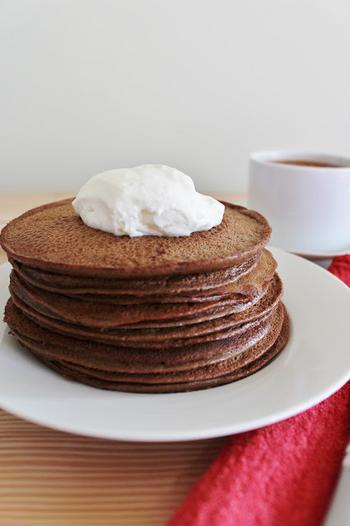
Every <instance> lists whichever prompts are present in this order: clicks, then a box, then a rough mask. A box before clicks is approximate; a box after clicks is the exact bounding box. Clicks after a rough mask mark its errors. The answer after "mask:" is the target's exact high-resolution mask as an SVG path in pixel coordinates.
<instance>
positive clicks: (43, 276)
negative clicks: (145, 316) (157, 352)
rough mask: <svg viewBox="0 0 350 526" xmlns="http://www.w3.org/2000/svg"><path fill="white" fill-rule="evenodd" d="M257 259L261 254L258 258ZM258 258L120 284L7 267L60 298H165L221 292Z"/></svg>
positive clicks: (13, 261)
mask: <svg viewBox="0 0 350 526" xmlns="http://www.w3.org/2000/svg"><path fill="white" fill-rule="evenodd" d="M259 257H260V254H259ZM257 261H258V256H256V257H254V258H251V259H249V260H248V261H243V263H241V264H240V265H238V266H236V267H231V268H228V269H227V270H217V271H214V272H205V273H201V274H189V275H187V276H173V277H169V278H168V277H163V278H158V279H147V280H131V279H128V280H125V279H124V280H122V279H113V278H109V279H108V278H96V277H95V278H89V277H79V276H69V275H65V274H56V273H53V272H46V271H45V270H42V269H37V268H33V267H28V266H26V265H23V264H21V263H20V262H19V261H16V260H14V259H10V263H11V264H12V266H13V268H14V269H15V270H16V272H17V274H19V275H20V276H21V277H22V278H23V279H25V280H26V281H28V283H31V284H33V285H36V286H37V287H40V288H42V289H44V290H48V291H51V292H58V293H59V294H71V295H73V294H96V292H98V291H99V290H102V291H106V293H107V294H129V295H133V294H134V295H136V296H143V295H164V294H174V293H176V294H179V293H188V292H193V291H197V292H198V291H209V290H211V289H217V288H221V287H223V286H225V285H228V284H230V283H232V282H233V281H236V280H237V279H239V278H240V277H241V276H243V275H244V274H247V273H248V272H250V271H251V270H252V269H253V268H254V267H255V265H256V263H257Z"/></svg>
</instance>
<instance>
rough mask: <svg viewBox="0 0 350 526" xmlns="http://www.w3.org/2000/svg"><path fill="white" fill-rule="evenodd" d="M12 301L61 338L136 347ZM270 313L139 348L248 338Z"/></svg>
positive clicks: (145, 343) (117, 333)
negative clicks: (245, 321) (252, 319)
mask: <svg viewBox="0 0 350 526" xmlns="http://www.w3.org/2000/svg"><path fill="white" fill-rule="evenodd" d="M12 300H13V302H14V303H15V305H16V306H17V307H18V308H19V309H20V310H21V311H22V312H24V313H25V314H26V316H28V317H29V318H31V319H32V320H33V321H35V323H37V324H39V325H41V326H42V327H45V328H47V329H49V330H52V331H54V332H57V333H59V334H64V335H67V336H71V337H73V338H80V339H86V340H89V341H96V342H105V343H111V344H114V345H118V346H120V347H126V348H128V347H131V346H133V345H135V343H134V342H132V343H131V344H130V343H129V342H128V338H127V337H125V336H123V335H122V334H121V332H120V331H113V330H109V331H106V330H96V329H90V328H88V327H82V326H78V325H73V324H70V323H66V322H64V321H61V320H58V319H54V318H49V317H46V316H44V315H42V314H40V313H38V312H37V311H35V310H33V309H31V308H30V307H28V306H27V305H26V304H25V303H23V302H22V301H21V300H20V299H19V298H18V297H17V296H16V294H12ZM269 314H270V313H267V314H266V315H264V316H263V317H261V319H260V318H258V319H257V320H255V321H252V322H247V323H245V324H240V325H238V326H237V325H234V326H229V327H226V328H224V329H220V328H218V329H217V330H216V331H214V332H210V333H205V334H203V335H199V336H193V337H191V336H189V337H188V338H181V337H179V338H177V339H174V338H171V339H168V340H160V341H159V340H156V339H153V340H148V341H146V340H145V339H138V340H137V345H138V347H140V348H144V349H147V348H160V349H161V348H163V347H164V346H166V347H167V348H169V349H172V348H175V347H182V346H184V345H196V344H200V343H206V342H209V341H215V340H221V339H225V338H229V337H233V336H235V335H237V334H245V335H247V334H248V331H249V330H251V329H252V330H254V329H260V328H263V327H264V326H265V325H267V324H268V323H269V320H268V317H269Z"/></svg>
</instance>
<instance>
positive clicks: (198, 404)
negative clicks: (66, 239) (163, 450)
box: [0, 249, 350, 441]
mask: <svg viewBox="0 0 350 526" xmlns="http://www.w3.org/2000/svg"><path fill="white" fill-rule="evenodd" d="M273 253H274V255H275V257H276V258H277V260H278V264H279V272H280V275H281V277H282V279H283V281H284V284H285V303H286V305H287V309H288V311H289V314H290V317H291V321H292V332H291V338H290V341H289V343H288V345H287V347H286V348H285V350H284V351H283V352H282V353H281V355H280V356H278V357H277V359H276V360H275V361H273V362H272V363H271V364H270V365H268V366H267V367H265V368H264V369H262V370H261V371H259V372H257V373H256V374H254V375H252V376H250V377H248V378H245V379H243V380H239V381H238V382H235V383H232V384H229V385H225V386H222V387H215V388H212V389H208V390H205V391H197V392H192V393H179V394H158V395H150V394H129V393H118V392H109V391H103V390H99V389H95V388H92V387H87V386H84V385H80V384H78V383H74V382H70V381H68V380H65V379H63V378H61V377H60V376H59V375H57V374H56V373H54V372H52V371H50V370H49V369H47V368H46V367H45V366H43V365H41V364H40V363H39V362H38V361H36V360H35V359H34V358H33V357H32V356H31V355H30V354H29V353H27V352H26V351H25V350H23V349H22V348H20V347H19V346H18V345H17V343H16V341H15V340H14V339H13V338H12V337H11V336H9V335H8V334H7V329H6V327H5V326H3V327H2V332H3V338H2V341H1V343H0V406H1V407H2V408H3V409H6V410H8V411H9V412H11V413H14V414H15V415H18V416H20V417H23V418H26V419H28V420H31V421H33V422H36V423H39V424H42V425H45V426H48V427H52V428H55V429H60V430H63V431H68V432H71V433H78V434H82V435H91V436H96V437H104V438H110V439H122V440H136V441H168V440H192V439H198V438H208V437H214V436H220V435H227V434H230V433H238V432H241V431H246V430H249V429H254V428H257V427H260V426H264V425H266V424H271V423H273V422H277V421H279V420H282V419H284V418H287V417H290V416H292V415H295V414H296V413H299V412H300V411H303V410H305V409H307V408H309V407H310V406H312V405H314V404H316V403H317V402H320V401H321V400H323V399H324V398H326V397H328V396H329V395H330V394H332V393H333V392H334V391H336V390H337V389H339V388H340V387H341V386H342V385H343V384H344V383H345V382H346V381H347V380H348V379H349V378H350V355H349V319H350V291H349V290H348V289H347V287H346V286H345V285H343V283H342V282H340V281H339V280H338V279H337V278H335V277H334V276H332V275H331V274H329V273H328V272H327V271H325V270H323V269H322V268H319V267H318V266H316V265H314V264H313V263H310V262H309V261H307V260H304V259H302V258H299V257H297V256H294V255H292V254H287V253H285V252H282V251H281V250H278V249H274V250H273ZM0 272H1V275H0V282H1V286H2V294H1V298H2V299H3V300H4V299H5V297H6V296H7V293H6V292H5V289H6V282H7V280H8V272H9V266H8V265H6V266H5V265H4V266H3V267H2V268H1V269H0Z"/></svg>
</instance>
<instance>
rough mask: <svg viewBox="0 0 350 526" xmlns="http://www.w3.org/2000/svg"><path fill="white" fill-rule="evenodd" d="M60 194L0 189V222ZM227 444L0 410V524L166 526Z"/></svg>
mask: <svg viewBox="0 0 350 526" xmlns="http://www.w3.org/2000/svg"><path fill="white" fill-rule="evenodd" d="M65 196H66V194H58V193H51V194H47V193H45V194H0V227H1V226H3V225H4V224H6V223H7V221H9V220H10V219H12V218H13V217H15V216H17V215H19V214H20V213H22V212H24V211H25V210H27V209H29V208H32V207H33V206H38V205H40V204H42V203H45V202H49V201H53V200H56V199H60V198H63V197H65ZM220 197H221V198H225V199H226V200H234V201H241V200H242V195H235V194H230V195H227V194H226V195H224V196H220ZM1 258H2V259H1ZM4 260H5V255H4V253H2V255H1V254H0V261H4ZM224 443H225V439H224V438H218V439H211V440H201V441H194V442H180V443H164V444H141V443H140V444H137V443H127V442H116V441H108V440H99V439H95V438H86V437H80V436H75V435H69V434H66V433H62V432H58V431H54V430H50V429H47V428H44V427H40V426H37V425H35V424H32V423H30V422H26V421H24V420H21V419H19V418H17V417H15V416H12V415H10V414H8V413H6V412H5V411H2V410H0V526H112V525H113V526H163V525H164V524H165V523H166V521H167V519H168V518H169V517H170V515H171V514H172V513H173V511H174V510H175V509H176V506H178V504H179V503H180V502H181V500H182V499H183V498H184V496H185V495H186V493H187V492H188V490H189V488H190V487H191V485H192V484H193V483H194V482H195V481H196V480H197V479H198V477H199V476H200V475H201V474H202V473H203V471H204V470H205V469H206V468H207V467H208V465H209V464H210V462H211V461H212V459H213V458H215V456H216V455H217V454H218V452H219V451H220V449H221V448H222V446H223V444H224Z"/></svg>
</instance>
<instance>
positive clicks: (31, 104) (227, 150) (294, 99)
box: [0, 0, 350, 191]
mask: <svg viewBox="0 0 350 526" xmlns="http://www.w3.org/2000/svg"><path fill="white" fill-rule="evenodd" d="M349 27H350V2H349V0H241V1H239V0H2V1H1V2H0V35H1V36H0V75H1V82H0V92H1V96H0V103H1V107H0V149H1V152H0V182H1V185H0V189H1V190H33V191H36V190H58V191H61V190H62V191H63V190H68V191H71V190H75V189H77V188H79V186H80V185H81V184H82V183H83V182H84V181H85V180H86V179H87V178H88V177H90V176H91V175H93V174H94V173H96V172H99V171H102V170H105V169H108V168H113V167H121V166H130V165H136V164H141V163H145V162H162V163H166V164H170V165H173V166H176V167H178V168H179V169H182V170H183V171H185V172H187V173H188V174H189V175H191V176H192V177H193V178H194V179H195V182H196V184H197V187H198V188H200V189H201V190H202V191H209V190H216V191H222V190H242V189H244V188H245V185H246V181H247V156H248V153H249V152H250V151H252V150H255V149H262V148H286V147H288V148H296V149H300V148H303V149H309V150H310V149H314V150H325V151H327V152H335V153H343V154H349V153H350V30H349Z"/></svg>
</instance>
